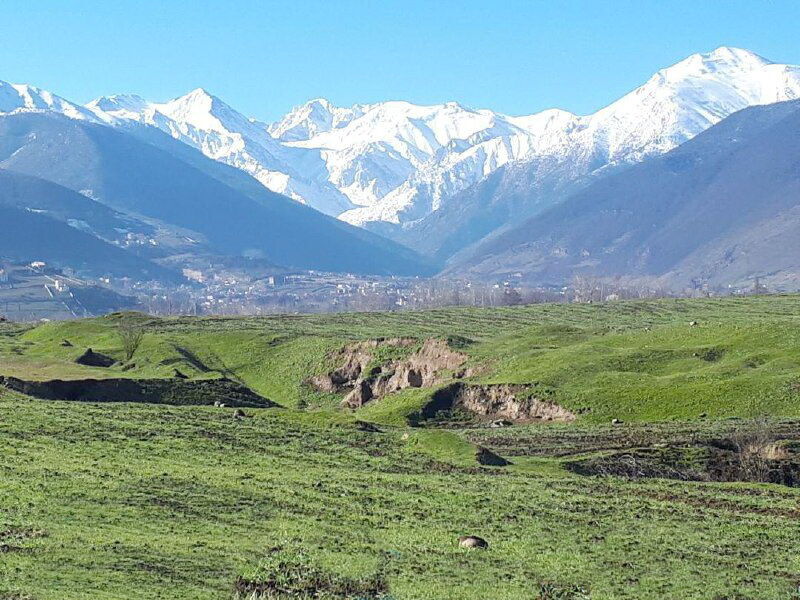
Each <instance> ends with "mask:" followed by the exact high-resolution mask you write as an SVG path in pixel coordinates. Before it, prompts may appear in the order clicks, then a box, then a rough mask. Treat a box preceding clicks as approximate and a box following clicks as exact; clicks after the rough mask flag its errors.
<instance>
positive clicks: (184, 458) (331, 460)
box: [0, 296, 800, 600]
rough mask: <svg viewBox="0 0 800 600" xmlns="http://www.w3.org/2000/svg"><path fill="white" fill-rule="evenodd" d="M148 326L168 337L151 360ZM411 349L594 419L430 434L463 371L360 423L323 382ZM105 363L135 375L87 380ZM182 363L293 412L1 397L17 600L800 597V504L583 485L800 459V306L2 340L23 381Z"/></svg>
mask: <svg viewBox="0 0 800 600" xmlns="http://www.w3.org/2000/svg"><path fill="white" fill-rule="evenodd" d="M121 323H126V324H128V325H129V326H135V327H137V328H139V330H140V331H141V332H142V333H143V337H142V339H141V343H140V344H139V345H138V347H137V348H136V349H135V352H134V353H133V356H132V357H131V358H130V359H127V358H126V356H125V351H124V349H123V347H122V344H121V340H120V336H119V326H120V324H121ZM691 323H695V324H691ZM393 337H407V338H415V339H416V340H419V342H420V343H421V342H422V341H424V340H425V339H428V338H439V339H442V340H446V341H447V342H448V343H449V345H450V347H451V348H453V349H455V350H457V351H458V352H462V353H463V354H465V355H466V363H465V366H466V367H468V368H469V372H468V375H467V377H466V379H465V380H464V381H465V382H466V383H469V384H473V383H474V384H521V385H523V384H524V385H530V386H535V390H536V393H537V394H539V395H540V396H541V397H542V398H543V399H545V400H546V401H547V402H551V403H554V404H558V405H560V406H562V407H564V408H566V409H568V410H569V411H571V412H573V413H574V414H575V415H577V418H576V419H575V421H573V422H570V423H546V422H541V423H538V422H537V423H528V424H515V425H513V426H508V427H501V428H496V429H495V428H490V427H487V426H486V423H483V422H480V421H478V420H476V421H475V422H465V423H460V424H458V425H452V424H450V425H447V424H438V425H437V424H436V423H422V424H421V425H422V426H420V423H419V422H418V420H417V419H416V418H415V417H416V416H417V415H418V414H419V413H420V411H421V410H422V409H423V408H424V407H425V406H427V405H428V404H429V403H430V401H431V397H432V395H433V394H435V393H436V390H437V389H438V388H440V387H442V386H445V385H447V384H448V383H450V381H451V380H450V379H449V377H450V376H451V374H449V373H443V374H442V377H441V379H440V381H438V382H437V384H436V385H434V386H431V387H421V388H407V389H404V390H401V391H399V392H395V393H392V394H389V395H387V396H385V397H382V398H379V399H375V400H373V401H371V402H369V403H367V404H365V405H364V406H363V407H362V408H360V409H358V410H356V411H349V410H344V409H342V408H341V407H340V406H339V405H340V402H341V399H342V395H341V394H337V393H331V392H322V391H319V390H317V389H316V388H314V386H312V385H310V384H309V379H310V378H311V377H313V376H315V375H320V374H324V373H327V372H330V371H331V370H332V369H335V368H336V367H338V366H339V365H338V364H337V359H336V352H337V351H339V350H340V349H342V348H343V347H345V346H346V345H347V344H350V343H352V342H354V341H359V340H373V339H379V338H393ZM87 348H92V349H93V350H94V351H95V352H99V353H102V354H105V355H107V356H110V357H111V358H113V359H115V360H116V361H117V363H116V364H115V365H114V366H112V367H109V368H101V367H88V366H83V365H80V364H77V363H76V362H75V359H76V358H78V357H79V356H80V355H81V354H83V353H84V352H85V351H86V349H87ZM393 358H399V355H398V356H395V355H393V354H392V353H391V352H389V353H388V354H386V355H385V356H383V355H381V356H376V358H375V361H377V362H380V361H386V360H391V359H393ZM176 370H177V371H178V372H180V374H182V375H184V376H185V377H186V378H188V380H190V381H192V380H200V379H203V380H205V379H219V378H227V379H230V380H233V381H235V382H238V383H240V384H242V385H244V386H247V387H248V388H250V389H251V390H253V391H254V392H256V393H258V394H260V395H262V396H264V397H266V398H268V399H270V400H271V401H273V402H275V403H277V404H278V406H276V407H273V408H265V409H251V408H246V409H245V413H246V414H245V416H244V417H242V418H234V416H233V409H232V408H230V407H226V408H218V407H215V406H213V403H214V400H215V398H213V397H209V398H208V403H207V405H202V406H197V405H182V404H181V402H180V401H177V402H173V403H170V404H147V403H126V402H115V401H114V398H108V399H107V400H108V401H105V402H80V401H64V400H45V399H41V398H34V397H32V396H26V395H23V394H21V393H18V392H16V391H11V390H9V389H5V388H2V387H0V444H1V446H0V448H1V449H2V454H1V455H0V599H4V600H11V599H14V600H22V599H32V600H33V599H35V600H40V599H42V600H43V599H54V600H55V599H58V600H65V599H79V598H80V599H82V598H98V599H112V598H113V599H116V598H182V599H183V598H186V599H195V598H197V599H200V598H204V599H205V598H240V599H243V598H251V599H253V600H258V599H267V598H269V599H272V598H275V599H279V598H330V599H334V598H350V599H351V600H355V599H357V598H362V599H374V598H385V599H388V598H392V599H429V598H435V599H461V598H463V599H470V600H472V599H474V600H479V599H480V600H484V599H496V600H512V599H513V600H523V599H524V600H530V599H541V600H550V599H586V598H591V599H617V598H620V599H623V598H625V599H635V600H641V599H663V598H667V599H672V598H674V599H690V598H698V599H708V600H734V599H737V600H745V599H758V600H761V599H779V600H789V599H797V598H800V587H799V586H800V542H798V540H800V493H798V488H797V487H794V486H792V485H788V484H778V483H764V482H758V481H717V480H713V478H707V479H704V478H702V477H696V478H694V479H692V478H689V477H686V478H683V479H681V478H680V477H678V476H677V475H675V474H674V473H673V472H672V471H670V472H667V471H664V472H663V473H661V472H658V473H655V475H653V474H648V475H647V476H641V477H633V476H621V475H620V474H618V473H616V472H614V473H599V472H598V473H591V474H586V473H582V472H580V471H579V469H576V468H575V464H577V463H581V461H587V460H594V459H608V458H609V457H611V458H613V457H615V456H617V455H618V454H619V453H621V452H624V453H626V456H628V455H631V456H634V457H638V456H639V454H637V453H642V452H644V453H645V454H646V456H647V457H649V458H652V456H656V455H658V456H657V458H658V459H659V460H661V456H660V454H658V453H659V452H660V451H661V450H664V449H668V450H675V451H676V452H677V451H678V450H680V452H681V453H680V457H681V460H682V461H683V460H689V461H690V462H691V460H694V459H693V458H692V457H694V455H695V454H698V453H699V454H702V452H705V449H707V445H709V444H710V445H712V446H713V445H714V444H717V445H720V444H721V441H726V440H736V439H742V436H746V435H751V433H752V432H755V431H758V432H763V431H768V432H769V434H770V435H771V436H773V437H774V438H775V439H778V440H779V442H780V449H781V451H782V452H784V453H785V454H786V455H785V456H784V455H782V456H783V459H784V460H785V462H786V461H788V463H791V461H792V460H796V455H797V453H798V451H800V444H798V441H799V440H800V296H771V297H768V296H764V297H749V298H724V299H698V300H658V301H630V302H613V303H603V304H592V305H577V304H575V305H564V304H542V305H531V306H522V307H507V308H493V309H474V308H449V309H439V310H432V311H424V312H411V313H409V312H403V313H362V314H338V315H308V316H275V317H263V318H188V317H183V318H168V319H160V318H151V317H147V316H144V315H138V314H132V313H124V314H113V315H109V316H107V317H103V318H98V319H88V320H77V321H67V322H52V323H45V324H39V325H36V326H33V325H20V324H4V323H0V376H6V377H15V378H19V379H24V380H27V381H50V380H84V379H108V378H112V379H117V378H124V379H137V380H142V379H148V380H149V379H159V380H161V379H165V380H169V379H171V378H174V377H175V373H176ZM612 419H616V420H618V421H621V423H620V424H618V425H611V421H612ZM415 425H417V426H415ZM723 446H724V444H723ZM714 447H715V448H716V446H714ZM479 448H486V449H488V450H490V451H491V452H493V453H495V454H496V455H499V456H501V457H503V458H504V459H506V460H507V461H508V462H510V464H508V465H506V466H487V465H484V464H481V463H480V462H479V461H478V460H477V458H476V455H477V452H478V450H479ZM647 453H649V454H647ZM654 453H655V454H654ZM670 456H671V455H670ZM686 456H689V457H690V458H689V459H685V457H686ZM786 456H788V457H789V458H786ZM637 460H638V459H637ZM671 460H672V459H671ZM788 463H787V464H788ZM637 464H638V463H637ZM648 464H649V463H648ZM698 464H699V463H698ZM684 466H686V465H684ZM695 466H696V465H695V464H694V463H692V464H691V465H688V466H687V467H686V468H685V469H684V470H683V471H680V473H685V472H691V473H694V471H691V470H689V468H688V467H692V468H694V467H695ZM675 473H678V471H677V470H675ZM461 535H478V536H481V537H483V538H485V539H486V540H487V541H488V542H489V548H488V549H486V550H470V549H465V548H461V547H459V545H458V537H459V536H461Z"/></svg>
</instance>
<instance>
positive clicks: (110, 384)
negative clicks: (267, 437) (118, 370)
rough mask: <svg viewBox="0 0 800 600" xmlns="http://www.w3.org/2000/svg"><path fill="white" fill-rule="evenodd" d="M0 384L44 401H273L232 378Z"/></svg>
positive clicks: (11, 380)
mask: <svg viewBox="0 0 800 600" xmlns="http://www.w3.org/2000/svg"><path fill="white" fill-rule="evenodd" d="M0 385H3V386H5V387H6V388H8V389H11V390H13V391H16V392H20V393H22V394H25V395H28V396H33V397H34V398H40V399H43V400H68V401H75V402H141V403H148V404H174V405H204V404H214V402H222V403H224V404H226V405H227V406H240V407H252V408H268V407H270V406H276V404H275V403H274V402H272V401H271V400H268V399H267V398H263V397H262V396H259V395H258V394H256V393H255V392H253V391H252V390H251V389H249V388H247V387H245V386H243V385H241V384H240V383H237V382H235V381H231V380H230V379H200V380H184V379H125V378H118V379H74V380H61V379H53V380H50V381H26V380H23V379H17V378H16V377H3V376H0Z"/></svg>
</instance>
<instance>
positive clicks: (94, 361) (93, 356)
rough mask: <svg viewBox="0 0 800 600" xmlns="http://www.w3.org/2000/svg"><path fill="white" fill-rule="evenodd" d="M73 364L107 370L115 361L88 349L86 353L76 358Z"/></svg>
mask: <svg viewBox="0 0 800 600" xmlns="http://www.w3.org/2000/svg"><path fill="white" fill-rule="evenodd" d="M75 362H76V363H78V364H79V365H83V366H85V367H104V368H108V367H110V366H112V365H114V363H116V362H117V361H115V360H114V359H113V358H111V357H110V356H106V355H105V354H100V353H99V352H95V351H94V350H92V349H91V348H89V349H88V350H87V351H86V352H84V353H83V354H81V355H80V356H79V357H78V358H76V359H75Z"/></svg>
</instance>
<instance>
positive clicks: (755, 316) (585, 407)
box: [0, 296, 800, 423]
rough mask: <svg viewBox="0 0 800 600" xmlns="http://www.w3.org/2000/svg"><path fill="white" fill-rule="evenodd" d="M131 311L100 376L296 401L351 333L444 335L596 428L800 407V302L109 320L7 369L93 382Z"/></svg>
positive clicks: (45, 341)
mask: <svg viewBox="0 0 800 600" xmlns="http://www.w3.org/2000/svg"><path fill="white" fill-rule="evenodd" d="M131 318H132V319H138V322H140V323H141V325H142V327H143V328H144V329H145V331H146V334H145V337H144V340H143V343H142V345H141V347H140V348H139V350H138V351H137V353H136V355H135V356H134V357H133V359H132V361H130V362H129V363H128V364H125V365H120V366H119V367H117V368H114V369H95V370H94V371H91V373H92V376H93V377H108V376H114V377H118V376H122V377H171V376H172V374H173V372H174V369H175V368H178V369H179V370H181V371H182V372H184V373H186V374H187V375H190V376H192V377H220V376H227V377H231V378H234V379H238V380H240V381H242V382H243V383H245V384H246V385H248V386H249V387H251V388H252V389H253V390H255V391H257V392H259V393H261V394H263V395H265V396H268V397H269V398H270V399H272V400H273V401H275V402H278V403H279V404H281V405H283V406H286V407H296V406H298V403H302V404H309V403H311V404H314V403H316V402H320V401H322V400H323V398H320V396H319V394H316V393H314V392H313V391H312V390H310V389H309V387H308V386H306V385H304V382H305V381H306V380H307V379H308V378H309V377H310V376H313V375H315V374H319V373H321V372H324V371H325V370H326V369H330V368H332V367H334V366H335V365H332V364H330V360H331V359H330V353H331V352H332V351H333V350H335V349H337V348H340V347H342V346H343V345H345V344H347V343H348V342H350V341H352V340H359V339H371V338H381V337H383V338H391V337H416V338H419V339H425V338H430V337H439V338H442V339H447V338H458V339H460V340H461V341H462V344H461V346H462V347H460V348H459V351H462V352H464V353H465V354H467V355H468V356H469V362H468V364H469V365H470V366H471V367H473V370H474V371H475V372H476V373H477V374H476V375H475V376H474V377H472V378H471V379H470V380H471V381H475V382H481V383H514V384H522V383H536V384H538V385H540V386H541V388H542V389H543V390H546V391H547V393H548V397H549V399H551V400H552V401H554V402H556V403H558V404H561V405H563V406H565V407H567V408H569V409H570V410H573V411H580V413H581V417H580V418H581V420H584V421H588V422H606V421H609V420H610V419H612V418H620V419H625V420H638V421H648V420H666V419H690V418H697V417H698V416H699V415H701V414H707V415H709V416H718V417H723V416H750V415H752V414H754V413H756V414H757V413H760V412H763V413H767V414H772V415H781V416H793V415H798V414H799V413H800V394H798V390H797V385H796V384H797V382H798V378H800V297H798V296H777V297H753V298H746V299H745V298H727V299H709V300H658V301H639V302H618V303H607V304H593V305H558V304H543V305H533V306H526V307H518V308H496V309H473V308H451V309H441V310H432V311H424V312H418V313H386V314H384V313H366V314H342V315H309V316H276V317H267V318H204V319H196V318H173V319H151V318H147V317H143V316H140V317H136V316H130V315H112V316H109V317H104V318H100V319H92V320H82V321H68V322H60V323H50V324H46V325H42V326H39V327H36V328H34V329H31V330H30V331H27V332H25V333H23V334H22V335H17V336H13V337H10V338H6V341H5V342H0V353H3V354H4V355H5V358H4V362H5V366H4V368H3V371H4V373H0V374H6V375H16V376H19V377H32V378H35V379H48V378H74V377H82V376H88V375H87V373H88V371H87V370H86V367H80V366H78V365H75V364H74V363H73V362H72V360H73V359H74V358H75V357H77V356H78V355H79V354H80V353H82V352H83V351H84V350H85V348H87V347H91V348H93V349H94V350H98V351H101V352H104V353H106V354H109V355H111V356H114V357H116V358H120V359H121V358H122V353H121V352H122V351H121V347H120V342H119V339H118V335H117V333H116V327H117V325H118V323H119V322H120V321H121V320H126V319H131ZM693 321H694V322H696V323H697V324H696V325H695V326H692V325H690V323H691V322H693ZM63 340H68V341H69V342H70V343H71V344H72V346H70V347H63V346H62V345H61V343H62V342H63ZM432 391H433V390H431V389H414V390H409V391H407V392H402V393H399V394H396V395H394V396H392V397H387V398H385V399H383V400H382V401H381V402H380V404H378V403H375V404H374V405H373V406H366V407H365V408H364V411H365V416H370V417H373V418H374V419H375V420H378V421H380V420H381V417H383V416H384V415H385V416H387V417H389V416H391V419H392V422H395V423H396V422H397V420H398V416H399V417H402V416H403V414H404V412H403V411H406V410H408V411H413V409H414V407H418V406H419V405H420V403H424V402H425V400H427V399H428V398H430V396H431V393H432ZM327 400H329V401H332V400H333V399H331V398H328V399H327ZM402 407H405V408H402ZM398 411H400V414H399V415H398Z"/></svg>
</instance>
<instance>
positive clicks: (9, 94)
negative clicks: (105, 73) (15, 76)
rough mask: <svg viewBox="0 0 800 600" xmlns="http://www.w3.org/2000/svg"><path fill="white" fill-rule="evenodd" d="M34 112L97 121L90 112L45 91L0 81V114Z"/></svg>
mask: <svg viewBox="0 0 800 600" xmlns="http://www.w3.org/2000/svg"><path fill="white" fill-rule="evenodd" d="M34 111H54V112H59V113H62V114H64V115H66V116H68V117H71V118H73V119H81V120H86V121H97V120H98V118H97V117H96V116H95V115H94V114H93V113H92V112H91V111H90V110H87V109H86V108H84V107H83V106H80V105H79V104H73V103H72V102H70V101H69V100H64V98H61V97H60V96H56V95H55V94H53V93H51V92H48V91H46V90H40V89H39V88H37V87H33V86H31V85H25V84H14V83H6V82H5V81H0V114H13V113H16V112H34Z"/></svg>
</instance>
